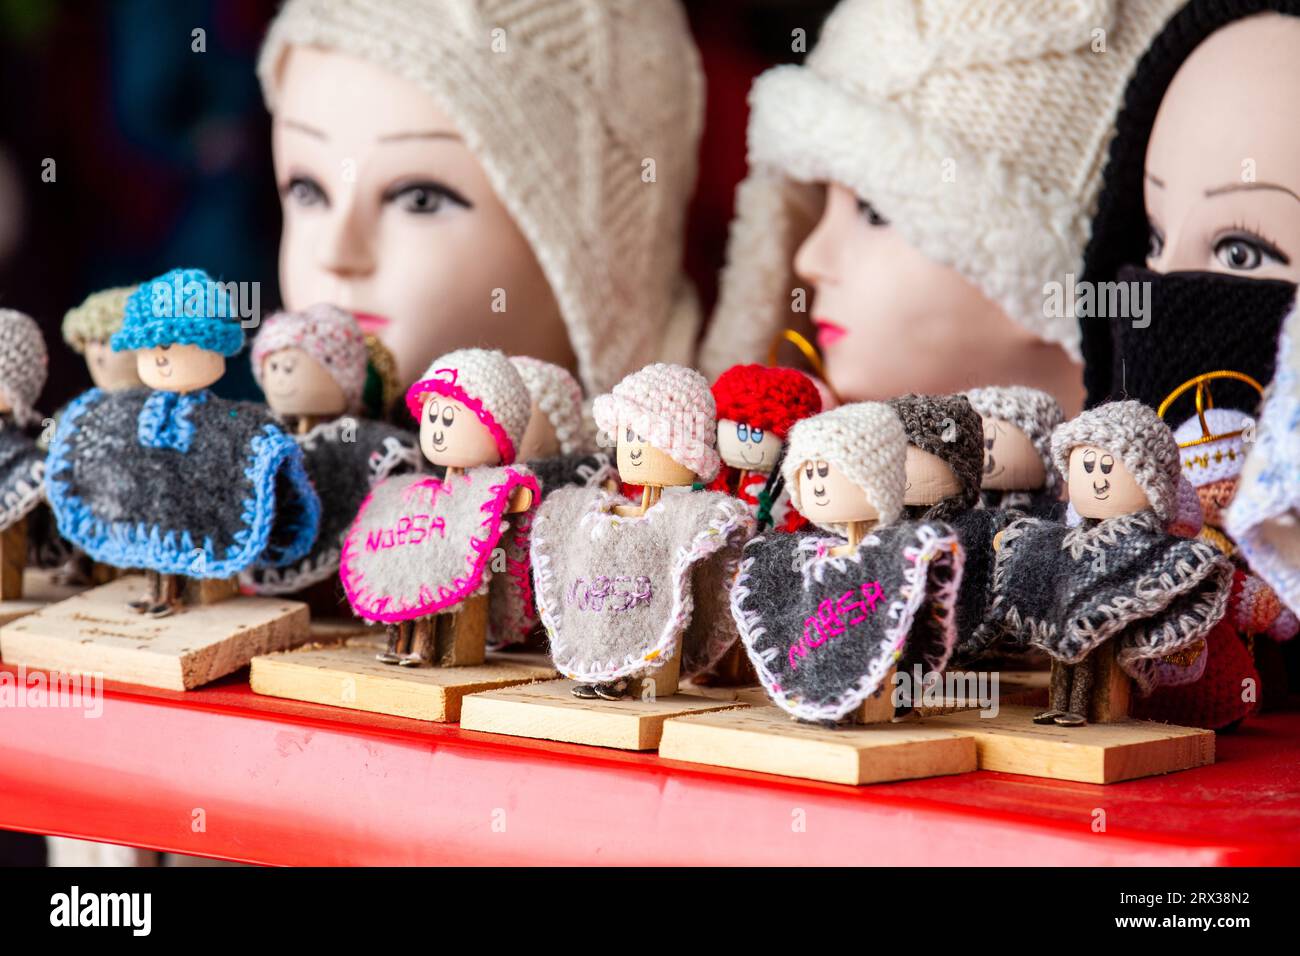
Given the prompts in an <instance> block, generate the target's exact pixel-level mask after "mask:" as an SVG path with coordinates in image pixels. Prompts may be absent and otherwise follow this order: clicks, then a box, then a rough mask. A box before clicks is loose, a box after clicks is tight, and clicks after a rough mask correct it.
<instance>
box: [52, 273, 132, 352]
mask: <svg viewBox="0 0 1300 956" xmlns="http://www.w3.org/2000/svg"><path fill="white" fill-rule="evenodd" d="M137 288H139V286H133V285H128V286H119V287H117V288H114V289H104V290H102V291H100V292H92V293H91V294H90V295H88V296H86V299H85V301H84V302H82V303H81V305H78V306H76V307H74V308H71V309H69V310H68V311H67V312H65V313H64V315H63V341H65V342H67V343H68V347H69V348H71V349H72V350H73V351H74V352H76V353H77V354H78V355H80V354H83V353H84V352H85V351H86V345H87V343H89V342H107V341H108V340H109V339H110V338H112V337H113V333H114V332H116V331H117V330H118V329H120V328H121V327H122V316H123V314H124V313H125V312H126V300H127V299H129V298H130V297H131V294H132V293H133V292H135V290H136V289H137Z"/></svg>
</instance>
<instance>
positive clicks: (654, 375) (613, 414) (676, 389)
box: [592, 362, 721, 482]
mask: <svg viewBox="0 0 1300 956" xmlns="http://www.w3.org/2000/svg"><path fill="white" fill-rule="evenodd" d="M592 413H593V414H594V415H595V416H596V424H597V425H599V426H600V429H601V431H602V432H604V433H605V435H607V436H608V437H609V438H612V439H613V440H614V442H615V443H616V442H617V439H618V430H619V429H620V428H627V427H630V428H631V429H632V430H633V431H634V432H636V433H637V434H638V435H640V436H641V437H642V438H644V439H645V440H646V441H647V442H649V443H650V444H651V445H653V446H654V447H655V448H658V449H659V450H660V451H662V452H665V453H666V454H667V455H668V457H669V458H671V459H672V460H673V461H675V462H677V464H679V465H681V466H682V467H683V468H689V469H690V470H691V471H693V472H695V474H697V475H699V477H700V480H701V481H705V482H708V481H712V480H713V479H714V477H715V476H716V475H717V474H718V466H719V464H720V463H721V459H720V458H719V457H718V452H717V450H716V448H715V446H716V445H717V439H718V420H717V406H716V405H715V404H714V401H713V392H712V391H711V390H710V389H709V382H708V379H706V378H705V377H704V376H703V375H701V374H700V373H699V372H697V371H695V370H694V369H689V368H683V367H682V366H680V365H665V364H664V363H662V362H659V363H656V364H654V365H647V366H646V367H645V368H643V369H641V371H639V372H633V373H632V374H631V375H629V376H628V377H627V378H625V379H623V381H621V382H619V383H618V384H617V385H615V386H614V390H613V391H612V392H610V393H609V394H608V395H601V396H599V397H597V399H596V401H595V403H594V404H593V405H592Z"/></svg>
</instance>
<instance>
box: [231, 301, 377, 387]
mask: <svg viewBox="0 0 1300 956" xmlns="http://www.w3.org/2000/svg"><path fill="white" fill-rule="evenodd" d="M290 348H297V349H302V350H303V351H304V352H306V353H307V354H308V355H310V356H311V357H312V358H313V359H315V360H316V361H317V362H319V363H320V365H321V367H322V368H324V369H325V371H327V372H328V373H329V375H330V377H331V378H333V379H334V381H335V382H337V383H338V386H339V389H340V390H341V391H342V392H343V395H344V396H345V397H346V398H347V402H348V410H349V411H350V412H355V411H356V410H357V409H359V408H360V407H361V392H362V389H363V388H365V384H366V361H367V354H366V339H365V335H364V334H363V333H362V331H361V326H359V325H358V324H357V320H356V319H355V318H353V317H352V314H351V313H350V312H344V311H343V310H342V309H340V308H338V307H337V306H333V305H329V304H327V303H318V304H316V305H313V306H310V307H308V308H306V309H304V310H303V311H301V312H277V313H275V314H274V315H272V316H271V317H270V318H268V319H267V320H266V321H265V322H263V323H262V327H261V328H260V329H259V330H258V333H257V335H256V336H255V337H254V338H253V349H252V364H253V378H254V379H256V381H257V386H258V388H262V387H264V386H263V384H262V378H263V376H262V372H263V370H262V363H263V362H264V361H266V359H267V358H268V357H269V356H271V355H273V354H275V353H276V352H279V351H281V350H283V349H290Z"/></svg>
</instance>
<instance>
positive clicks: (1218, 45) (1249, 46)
mask: <svg viewBox="0 0 1300 956" xmlns="http://www.w3.org/2000/svg"><path fill="white" fill-rule="evenodd" d="M1297 89H1300V17H1289V16H1282V15H1280V14H1265V15H1261V16H1255V17H1250V18H1247V19H1245V20H1240V21H1238V22H1236V23H1233V24H1231V25H1229V26H1227V27H1224V28H1223V29H1221V30H1219V31H1218V32H1217V33H1214V34H1213V35H1211V36H1210V37H1209V39H1207V40H1205V41H1204V42H1203V43H1202V44H1201V45H1200V46H1199V47H1197V48H1196V49H1195V50H1194V51H1193V52H1192V55H1191V56H1190V57H1188V58H1187V60H1186V62H1184V63H1183V65H1182V67H1181V68H1180V69H1179V70H1178V73H1177V74H1176V75H1175V76H1174V81H1173V83H1171V84H1170V86H1169V90H1168V92H1167V93H1166V94H1165V98H1164V100H1162V101H1161V104H1160V111H1159V113H1158V114H1157V115H1156V121H1155V125H1154V127H1153V128H1152V131H1151V142H1150V144H1149V146H1148V148H1147V155H1146V183H1145V195H1146V208H1147V218H1148V220H1149V222H1150V225H1151V251H1150V255H1149V256H1148V259H1147V265H1148V266H1149V267H1150V268H1151V269H1154V270H1155V271H1157V272H1178V271H1209V272H1226V273H1232V274H1234V275H1241V276H1246V277H1248V278H1260V279H1287V280H1289V281H1291V282H1296V281H1298V280H1300V123H1297V122H1296V106H1295V91H1296V90H1297Z"/></svg>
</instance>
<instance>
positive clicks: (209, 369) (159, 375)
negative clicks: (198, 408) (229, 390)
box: [134, 344, 226, 392]
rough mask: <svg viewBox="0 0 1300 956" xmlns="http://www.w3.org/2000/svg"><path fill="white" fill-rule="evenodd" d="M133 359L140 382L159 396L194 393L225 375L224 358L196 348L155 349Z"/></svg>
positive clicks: (185, 346) (162, 347)
mask: <svg viewBox="0 0 1300 956" xmlns="http://www.w3.org/2000/svg"><path fill="white" fill-rule="evenodd" d="M134 355H135V362H136V373H137V374H138V375H139V376H140V381H141V382H143V383H144V384H145V385H147V386H149V387H150V388H153V389H157V390H158V391H160V392H197V391H199V390H200V389H204V388H207V387H208V386H210V385H212V384H213V383H215V382H216V381H217V379H219V378H221V376H222V375H224V374H225V372H226V359H225V356H223V355H221V353H219V352H212V351H209V350H207V349H204V348H200V347H199V346H197V345H180V344H177V345H156V346H154V347H153V348H145V349H140V350H138V351H136V352H135V353H134Z"/></svg>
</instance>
